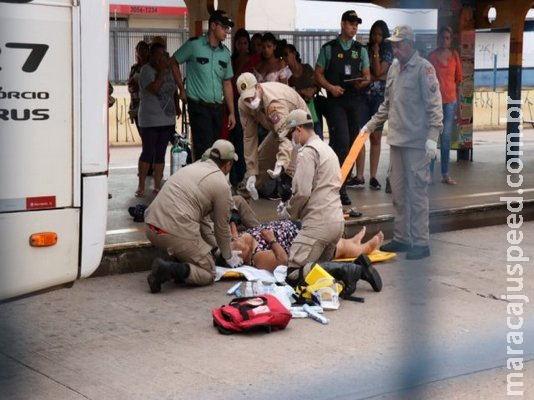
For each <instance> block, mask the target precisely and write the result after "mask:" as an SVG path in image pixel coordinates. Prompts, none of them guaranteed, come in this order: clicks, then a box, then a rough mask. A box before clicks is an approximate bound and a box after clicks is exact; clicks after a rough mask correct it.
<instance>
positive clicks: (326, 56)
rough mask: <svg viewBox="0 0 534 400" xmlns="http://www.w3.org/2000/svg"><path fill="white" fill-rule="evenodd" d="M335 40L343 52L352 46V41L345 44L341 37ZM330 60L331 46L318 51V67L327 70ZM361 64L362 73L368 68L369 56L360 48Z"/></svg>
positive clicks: (365, 50)
mask: <svg viewBox="0 0 534 400" xmlns="http://www.w3.org/2000/svg"><path fill="white" fill-rule="evenodd" d="M337 40H338V42H339V44H341V48H342V49H343V50H345V51H346V50H348V49H350V47H351V46H352V43H354V39H349V40H347V41H346V42H345V41H344V40H343V39H341V35H340V36H338V37H337ZM331 59H332V47H331V46H322V47H321V51H319V57H317V65H318V66H319V67H322V68H324V69H326V68H327V66H328V63H329V62H330V60H331ZM360 59H361V60H362V62H361V64H360V65H361V71H363V70H364V69H366V68H369V66H370V63H369V54H368V53H367V49H366V48H365V47H363V46H362V52H361V55H360Z"/></svg>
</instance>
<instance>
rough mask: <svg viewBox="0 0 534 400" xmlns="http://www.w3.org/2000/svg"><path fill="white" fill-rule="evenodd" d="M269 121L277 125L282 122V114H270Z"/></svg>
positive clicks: (275, 112) (276, 112)
mask: <svg viewBox="0 0 534 400" xmlns="http://www.w3.org/2000/svg"><path fill="white" fill-rule="evenodd" d="M269 119H270V120H271V122H272V123H273V124H275V125H276V124H277V123H279V122H280V121H281V120H282V114H280V113H279V112H278V111H274V112H271V113H269Z"/></svg>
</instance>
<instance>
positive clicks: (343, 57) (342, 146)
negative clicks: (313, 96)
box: [315, 10, 371, 205]
mask: <svg viewBox="0 0 534 400" xmlns="http://www.w3.org/2000/svg"><path fill="white" fill-rule="evenodd" d="M361 22H362V19H361V18H360V17H358V14H356V11H354V10H349V11H345V12H344V13H343V15H342V17H341V34H340V35H339V36H338V37H337V38H336V39H334V40H332V41H330V42H328V43H326V44H324V45H323V47H321V51H320V52H319V57H318V58H317V64H316V66H315V79H316V81H317V83H319V85H320V86H321V87H323V88H325V89H326V91H327V92H328V98H327V101H326V121H327V122H328V130H329V133H330V146H331V147H332V149H333V150H334V152H335V153H336V154H337V156H338V158H339V163H340V165H343V161H345V158H346V157H347V154H348V151H349V149H350V146H351V144H352V142H354V139H355V138H356V135H357V134H358V131H359V127H358V118H357V117H358V102H359V101H361V95H360V93H361V90H362V89H363V88H364V87H365V86H367V85H369V82H370V79H371V72H370V70H369V55H368V54H367V50H366V49H365V47H364V46H362V44H360V43H359V42H357V41H356V40H354V39H353V38H354V36H355V35H356V32H357V31H358V24H361ZM340 196H341V202H342V204H343V205H350V204H351V200H350V198H349V197H348V196H347V192H346V190H345V185H343V186H342V187H341V191H340Z"/></svg>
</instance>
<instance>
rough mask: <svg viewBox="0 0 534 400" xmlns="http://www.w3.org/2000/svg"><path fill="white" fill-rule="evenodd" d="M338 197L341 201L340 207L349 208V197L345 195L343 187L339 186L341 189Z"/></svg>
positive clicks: (350, 202) (345, 190)
mask: <svg viewBox="0 0 534 400" xmlns="http://www.w3.org/2000/svg"><path fill="white" fill-rule="evenodd" d="M339 197H340V199H341V204H342V205H344V206H350V205H351V204H352V201H351V200H350V197H349V195H348V194H347V188H346V187H345V185H343V186H341V189H339Z"/></svg>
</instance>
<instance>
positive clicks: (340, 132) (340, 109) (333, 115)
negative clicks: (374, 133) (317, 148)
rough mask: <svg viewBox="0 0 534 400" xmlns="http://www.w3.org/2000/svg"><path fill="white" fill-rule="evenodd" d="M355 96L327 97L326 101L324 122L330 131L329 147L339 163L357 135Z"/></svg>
mask: <svg viewBox="0 0 534 400" xmlns="http://www.w3.org/2000/svg"><path fill="white" fill-rule="evenodd" d="M358 101H359V98H358V97H357V96H350V97H349V96H342V97H329V98H328V100H327V102H326V122H327V123H328V131H329V133H330V141H329V144H330V147H332V149H333V150H334V152H335V153H336V154H337V157H338V158H339V164H340V165H343V161H345V158H346V157H347V154H348V152H349V149H350V146H351V145H352V142H354V139H356V136H357V135H358V131H359V129H358Z"/></svg>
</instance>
